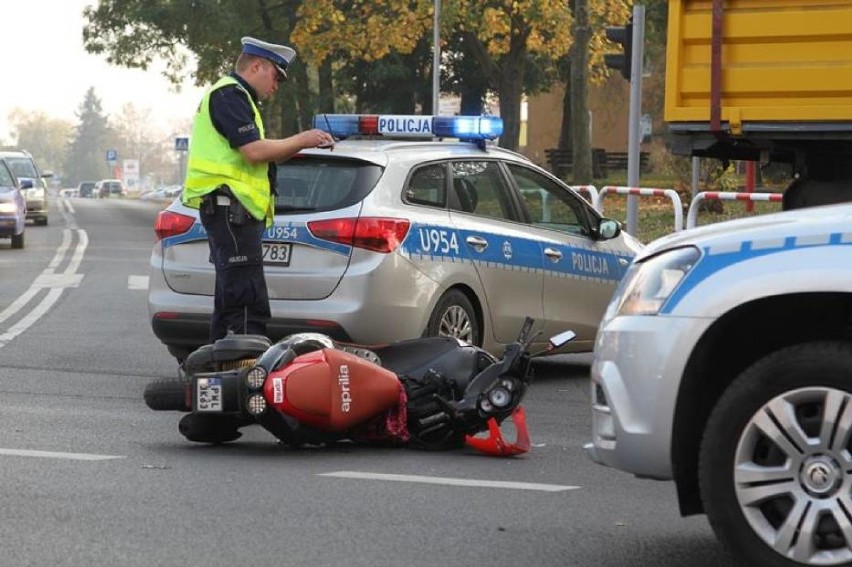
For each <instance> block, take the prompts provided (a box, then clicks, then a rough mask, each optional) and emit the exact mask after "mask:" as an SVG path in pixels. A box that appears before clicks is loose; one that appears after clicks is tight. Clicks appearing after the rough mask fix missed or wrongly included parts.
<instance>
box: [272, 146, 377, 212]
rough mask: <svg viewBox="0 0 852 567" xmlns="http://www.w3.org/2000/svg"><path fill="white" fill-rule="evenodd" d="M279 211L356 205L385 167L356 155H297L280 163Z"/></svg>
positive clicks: (278, 169)
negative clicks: (343, 156) (350, 156)
mask: <svg viewBox="0 0 852 567" xmlns="http://www.w3.org/2000/svg"><path fill="white" fill-rule="evenodd" d="M277 173H278V188H277V192H278V196H277V197H276V198H275V212H276V213H277V214H286V213H288V212H292V213H302V212H310V211H332V210H335V209H342V208H345V207H348V206H350V205H354V204H355V203H357V202H358V201H360V200H361V199H363V198H364V197H366V196H367V195H368V194H369V193H370V191H372V190H373V187H375V186H376V183H377V182H378V181H379V178H380V177H381V176H382V168H381V167H380V166H378V165H376V164H374V163H369V162H365V161H359V160H354V159H329V158H322V157H314V156H295V157H293V158H291V159H289V160H287V161H286V162H283V163H279V164H278V168H277Z"/></svg>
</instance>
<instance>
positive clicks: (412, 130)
mask: <svg viewBox="0 0 852 567" xmlns="http://www.w3.org/2000/svg"><path fill="white" fill-rule="evenodd" d="M314 128H319V129H321V130H324V131H326V132H328V133H329V134H331V135H332V136H334V137H335V138H338V139H344V138H348V137H351V136H387V137H417V138H423V137H430V138H458V139H459V140H462V141H481V140H494V139H496V138H499V137H500V135H501V134H503V120H502V119H501V118H499V117H497V116H431V115H403V114H317V115H316V116H314Z"/></svg>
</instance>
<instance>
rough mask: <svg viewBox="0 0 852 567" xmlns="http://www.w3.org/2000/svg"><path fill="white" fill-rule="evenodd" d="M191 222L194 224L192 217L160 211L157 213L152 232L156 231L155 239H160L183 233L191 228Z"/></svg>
mask: <svg viewBox="0 0 852 567" xmlns="http://www.w3.org/2000/svg"><path fill="white" fill-rule="evenodd" d="M193 224H195V218H194V217H190V216H187V215H182V214H180V213H175V212H172V211H162V212H161V213H160V214H158V215H157V221H156V222H155V223H154V232H156V233H157V240H162V239H164V238H167V237H169V236H175V235H178V234H183V233H184V232H186V231H188V230H189V229H190V228H192V225H193Z"/></svg>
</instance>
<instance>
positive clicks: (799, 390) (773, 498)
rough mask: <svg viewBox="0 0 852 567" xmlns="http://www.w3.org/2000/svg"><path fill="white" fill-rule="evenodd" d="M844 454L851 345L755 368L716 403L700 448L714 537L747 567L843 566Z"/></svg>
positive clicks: (850, 439) (849, 482)
mask: <svg viewBox="0 0 852 567" xmlns="http://www.w3.org/2000/svg"><path fill="white" fill-rule="evenodd" d="M850 450H852V345H850V344H848V343H844V342H813V343H805V344H801V345H795V346H791V347H787V348H784V349H782V350H780V351H777V352H775V353H773V354H770V355H768V356H766V357H764V358H763V359H761V360H759V361H758V362H756V363H755V364H753V365H752V366H751V367H749V368H748V369H746V370H745V371H744V372H743V373H742V374H741V375H740V376H739V377H738V378H737V379H736V380H734V382H733V383H732V384H731V385H730V386H729V387H728V389H727V390H726V391H725V393H724V394H723V395H722V397H721V398H720V399H719V401H718V403H717V404H716V407H715V408H714V409H713V412H712V414H711V416H710V419H709V420H708V422H707V427H706V429H705V432H704V438H703V440H702V443H701V449H700V460H699V483H700V487H701V498H702V501H703V503H704V508H705V511H706V513H707V517H708V519H709V520H710V524H711V525H712V527H713V530H714V531H715V532H716V535H717V536H718V537H719V539H720V540H721V541H722V542H723V544H725V545H726V546H729V547H730V549H732V550H733V552H734V554H735V555H740V556H742V557H745V558H747V560H748V561H749V564H751V565H762V566H763V565H765V566H777V567H782V566H783V567H792V566H794V565H798V566H801V565H817V564H819V565H846V566H848V565H852V541H850V540H849V530H848V524H849V518H848V514H849V512H850V509H852V497H850V490H852V462H851V461H850V459H849V454H850ZM844 526H845V530H844ZM844 534H845V535H844ZM791 558H795V561H794V560H792V559H791Z"/></svg>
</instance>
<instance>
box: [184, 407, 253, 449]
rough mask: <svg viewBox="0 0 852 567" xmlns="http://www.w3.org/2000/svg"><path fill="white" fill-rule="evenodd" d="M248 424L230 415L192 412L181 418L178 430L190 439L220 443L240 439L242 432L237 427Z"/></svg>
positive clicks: (197, 441) (198, 441)
mask: <svg viewBox="0 0 852 567" xmlns="http://www.w3.org/2000/svg"><path fill="white" fill-rule="evenodd" d="M246 424H247V423H246V422H245V421H242V420H239V419H237V418H232V417H230V416H224V415H198V414H194V413H191V414H189V415H186V416H184V417H183V418H181V420H180V423H178V431H180V433H181V435H183V436H184V437H186V439H187V440H188V441H194V442H195V443H212V444H214V445H218V444H219V443H227V442H228V441H234V440H235V439H238V438H239V437H240V436H241V435H242V433H240V432H239V431H237V428H238V427H241V426H243V425H246Z"/></svg>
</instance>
